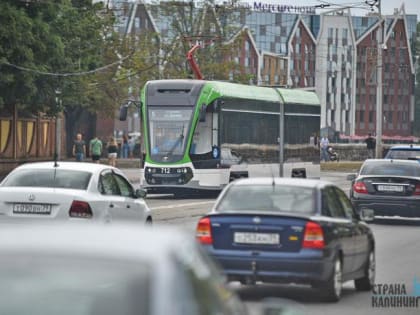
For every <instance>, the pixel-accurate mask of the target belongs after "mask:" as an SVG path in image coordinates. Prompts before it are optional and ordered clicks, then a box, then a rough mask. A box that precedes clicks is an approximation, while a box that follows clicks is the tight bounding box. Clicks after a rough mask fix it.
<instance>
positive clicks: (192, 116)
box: [141, 80, 321, 194]
mask: <svg viewBox="0 0 420 315" xmlns="http://www.w3.org/2000/svg"><path fill="white" fill-rule="evenodd" d="M141 104H142V105H141V119H142V126H143V150H144V153H145V155H144V163H143V168H142V170H141V186H142V187H143V188H146V189H147V191H148V192H151V193H180V194H182V193H184V192H185V191H186V190H195V191H211V190H221V189H222V188H223V187H224V186H226V185H227V184H228V183H229V182H230V181H232V180H234V179H237V178H241V177H260V176H287V177H290V176H295V177H307V178H319V177H320V155H319V148H318V146H317V144H316V141H315V143H314V141H312V142H311V141H310V139H311V137H313V136H316V135H318V134H319V130H320V113H321V110H320V104H319V100H318V98H317V96H316V94H315V93H313V92H308V91H302V90H293V89H283V88H270V87H257V86H248V85H241V84H234V83H227V82H218V81H204V80H156V81H149V82H147V83H146V84H145V86H144V88H143V89H142V92H141Z"/></svg>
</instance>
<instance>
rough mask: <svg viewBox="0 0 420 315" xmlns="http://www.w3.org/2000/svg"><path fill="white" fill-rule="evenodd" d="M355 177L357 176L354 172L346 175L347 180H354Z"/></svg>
mask: <svg viewBox="0 0 420 315" xmlns="http://www.w3.org/2000/svg"><path fill="white" fill-rule="evenodd" d="M356 177H357V176H356V174H349V175H347V180H350V181H352V180H355V179H356Z"/></svg>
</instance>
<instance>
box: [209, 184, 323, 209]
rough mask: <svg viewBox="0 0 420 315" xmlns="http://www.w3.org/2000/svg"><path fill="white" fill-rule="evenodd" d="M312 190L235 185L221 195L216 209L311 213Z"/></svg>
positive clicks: (278, 186) (293, 187)
mask: <svg viewBox="0 0 420 315" xmlns="http://www.w3.org/2000/svg"><path fill="white" fill-rule="evenodd" d="M314 199H315V194H314V190H313V189H311V188H306V187H296V186H281V185H277V186H272V185H236V186H231V187H230V189H229V190H228V191H227V192H226V194H225V195H224V196H223V198H222V200H221V201H220V202H219V204H218V206H217V210H218V211H220V212H223V211H279V212H292V213H304V214H312V213H314V212H315V201H314Z"/></svg>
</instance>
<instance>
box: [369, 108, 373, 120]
mask: <svg viewBox="0 0 420 315" xmlns="http://www.w3.org/2000/svg"><path fill="white" fill-rule="evenodd" d="M369 122H370V123H373V110H370V111H369Z"/></svg>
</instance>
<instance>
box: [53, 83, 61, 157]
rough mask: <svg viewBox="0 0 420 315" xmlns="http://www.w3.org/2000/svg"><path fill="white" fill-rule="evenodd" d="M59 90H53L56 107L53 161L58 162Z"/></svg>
mask: <svg viewBox="0 0 420 315" xmlns="http://www.w3.org/2000/svg"><path fill="white" fill-rule="evenodd" d="M60 94H61V89H59V88H58V89H56V90H55V102H56V104H55V106H56V113H55V152H54V155H55V159H56V160H57V161H58V160H60V152H61V117H60V113H61V95H60Z"/></svg>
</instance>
